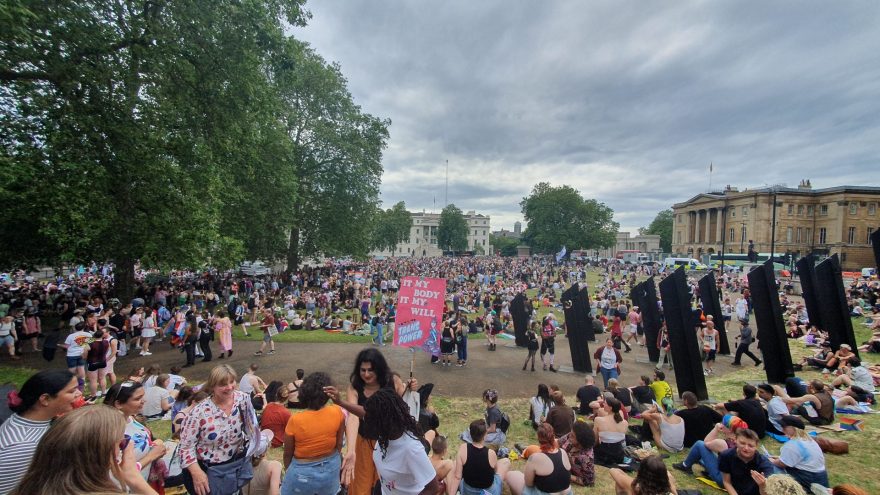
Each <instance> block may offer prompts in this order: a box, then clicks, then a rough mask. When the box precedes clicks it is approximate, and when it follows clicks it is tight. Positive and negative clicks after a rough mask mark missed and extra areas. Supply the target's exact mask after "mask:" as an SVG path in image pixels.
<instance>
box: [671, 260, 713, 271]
mask: <svg viewBox="0 0 880 495" xmlns="http://www.w3.org/2000/svg"><path fill="white" fill-rule="evenodd" d="M663 266H665V267H666V268H670V269H672V270H675V269H676V268H678V267H680V266H683V267H684V269H685V270H707V269H708V268H709V267H707V266H706V265H704V264H702V263H700V262H699V261H697V260H695V259H693V258H666V259H665V260H663Z"/></svg>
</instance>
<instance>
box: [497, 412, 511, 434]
mask: <svg viewBox="0 0 880 495" xmlns="http://www.w3.org/2000/svg"><path fill="white" fill-rule="evenodd" d="M508 428H510V416H508V415H507V413H506V412H502V413H501V421H499V422H498V429H499V430H501V433H505V434H506V433H507V429H508Z"/></svg>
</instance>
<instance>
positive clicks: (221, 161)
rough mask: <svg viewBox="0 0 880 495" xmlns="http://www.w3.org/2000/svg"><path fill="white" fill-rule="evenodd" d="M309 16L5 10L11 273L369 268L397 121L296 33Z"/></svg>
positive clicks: (3, 151) (42, 6) (289, 2)
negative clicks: (344, 264) (328, 263)
mask: <svg viewBox="0 0 880 495" xmlns="http://www.w3.org/2000/svg"><path fill="white" fill-rule="evenodd" d="M303 3H304V0H254V1H248V2H238V1H232V0H218V1H216V2H210V3H209V4H205V3H203V2H193V1H180V2H144V3H143V4H141V5H135V4H132V3H130V2H122V1H120V0H91V1H83V2H71V1H61V2H34V1H24V0H18V1H13V2H11V3H10V2H7V3H4V4H3V6H2V7H0V41H2V43H3V50H2V51H0V84H2V86H0V101H2V105H0V126H2V128H3V129H4V132H3V133H2V134H0V200H2V201H3V202H4V207H5V208H7V210H5V212H4V215H2V216H0V231H3V232H4V233H5V234H4V236H0V260H3V261H2V264H3V265H4V268H8V267H14V266H22V265H25V266H27V265H35V264H41V263H50V264H60V263H64V262H76V261H88V260H110V261H115V262H116V263H117V267H118V269H117V271H118V272H119V275H120V278H119V280H118V285H120V286H122V292H123V293H125V292H126V287H128V286H130V283H131V282H132V277H133V268H134V263H135V262H136V261H139V262H140V263H141V264H142V265H143V266H146V267H160V268H162V267H172V266H173V267H177V268H184V267H190V268H198V267H202V266H204V265H212V266H215V267H218V268H228V267H231V266H233V265H235V264H236V263H237V262H239V261H240V260H241V259H243V258H245V257H247V258H249V259H265V260H272V259H277V258H282V257H284V256H289V255H290V253H289V252H288V244H289V240H290V239H292V238H294V237H295V238H296V242H294V243H292V244H293V251H294V252H295V253H296V254H297V255H298V253H299V252H303V253H305V254H314V253H318V252H322V253H326V254H331V255H333V254H355V255H358V254H365V253H366V251H367V245H368V243H369V234H370V231H369V229H370V226H371V222H370V220H371V219H372V215H373V214H374V212H375V209H376V205H377V204H378V188H379V180H380V177H381V173H382V167H381V154H382V150H383V149H384V147H385V142H386V141H387V138H388V131H387V127H388V125H389V123H388V121H383V120H380V119H377V118H375V117H371V116H369V115H366V114H364V113H362V112H361V111H360V108H359V107H357V106H356V105H355V104H354V103H353V101H352V99H351V95H350V94H349V93H348V91H347V89H346V82H345V79H344V78H343V77H342V75H341V73H340V71H339V68H338V67H337V66H335V65H330V64H327V63H326V62H324V60H323V59H321V57H320V56H318V55H316V54H315V53H314V52H313V51H312V50H311V49H310V48H309V47H308V46H307V45H305V44H303V43H301V42H298V41H296V40H294V39H292V38H290V37H288V36H287V35H285V33H284V30H285V27H286V26H291V25H293V26H297V25H303V24H304V22H305V19H306V18H307V17H308V13H307V12H305V11H304V10H303V8H302V4H303ZM129 288H130V287H129Z"/></svg>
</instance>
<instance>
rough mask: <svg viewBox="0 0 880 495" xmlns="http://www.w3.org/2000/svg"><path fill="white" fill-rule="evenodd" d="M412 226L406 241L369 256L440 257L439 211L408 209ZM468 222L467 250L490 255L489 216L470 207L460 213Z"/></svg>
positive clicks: (441, 252)
mask: <svg viewBox="0 0 880 495" xmlns="http://www.w3.org/2000/svg"><path fill="white" fill-rule="evenodd" d="M410 215H411V216H412V226H411V227H410V231H409V241H407V242H401V243H400V244H398V245H397V247H396V249H395V250H394V251H372V252H370V256H379V257H388V258H390V257H394V256H398V257H408V258H424V257H429V256H443V250H442V249H440V248H439V247H438V246H437V228H438V227H439V226H440V214H439V213H426V212H424V211H421V212H410ZM464 219H465V220H466V221H467V224H468V236H467V241H468V251H473V252H475V253H476V254H492V245H491V244H489V220H490V219H489V216H488V215H482V214H478V213H477V212H475V211H474V210H471V211H468V212H467V213H465V214H464Z"/></svg>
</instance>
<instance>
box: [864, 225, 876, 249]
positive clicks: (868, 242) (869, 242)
mask: <svg viewBox="0 0 880 495" xmlns="http://www.w3.org/2000/svg"><path fill="white" fill-rule="evenodd" d="M873 233H874V227H868V238H867V240H866V241H865V244H869V245H870V244H873V243H872V242H871V234H873Z"/></svg>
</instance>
